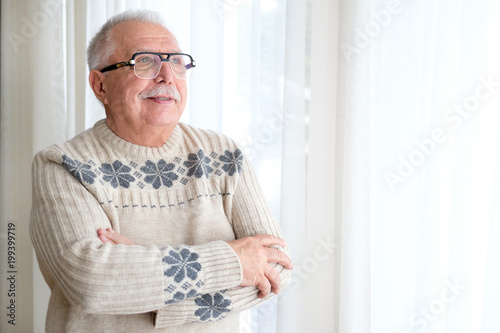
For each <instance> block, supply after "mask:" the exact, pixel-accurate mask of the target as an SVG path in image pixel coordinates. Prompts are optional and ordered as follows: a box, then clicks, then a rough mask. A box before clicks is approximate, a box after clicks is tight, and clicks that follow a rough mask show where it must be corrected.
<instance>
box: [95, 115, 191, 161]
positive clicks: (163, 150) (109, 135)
mask: <svg viewBox="0 0 500 333" xmlns="http://www.w3.org/2000/svg"><path fill="white" fill-rule="evenodd" d="M93 130H94V131H95V133H96V134H97V136H98V137H99V140H100V141H101V143H102V144H103V145H104V146H108V147H110V148H111V149H112V150H113V151H115V152H116V153H121V154H124V155H126V156H130V157H136V158H139V159H161V158H165V157H170V156H175V154H176V152H177V150H178V149H179V145H180V142H181V138H182V131H181V129H180V128H179V125H177V126H176V127H175V128H174V131H173V133H172V135H171V136H170V138H168V140H167V142H165V143H164V144H163V145H162V146H160V147H147V146H140V145H136V144H134V143H131V142H128V141H126V140H124V139H122V138H120V137H119V136H118V135H116V134H115V133H114V132H113V131H112V130H111V129H110V128H109V127H108V125H106V119H101V120H99V121H98V122H97V123H95V125H94V128H93Z"/></svg>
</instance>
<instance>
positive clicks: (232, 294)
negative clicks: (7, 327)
mask: <svg viewBox="0 0 500 333" xmlns="http://www.w3.org/2000/svg"><path fill="white" fill-rule="evenodd" d="M99 228H113V229H114V230H116V231H118V232H120V233H122V234H123V235H125V236H127V237H129V238H130V239H131V240H132V241H133V242H135V244H137V245H132V246H127V245H111V244H108V243H106V244H103V243H102V242H101V241H100V240H99V239H98V238H97V233H96V232H97V229H99ZM30 232H31V238H32V242H33V245H34V248H35V251H36V254H37V258H38V263H39V266H40V270H41V271H42V273H43V276H44V278H45V280H46V282H47V284H48V285H49V287H50V289H51V291H52V293H51V297H50V303H49V310H48V313H47V319H46V332H47V333H50V332H57V333H60V332H71V333H76V332H93V333H94V332H176V333H179V332H217V333H221V332H237V331H238V315H237V313H238V311H241V310H244V309H248V308H250V307H252V306H254V305H257V304H259V303H260V302H262V301H263V300H262V299H259V298H257V292H258V290H257V289H256V288H255V287H245V288H242V287H238V285H239V284H240V282H241V279H242V273H241V266H240V262H239V259H238V257H237V255H236V254H235V253H234V251H233V250H232V249H231V247H230V246H229V245H228V244H227V243H226V241H229V240H234V239H235V238H241V237H245V236H250V235H256V234H272V235H275V236H278V237H283V236H282V233H281V231H280V228H279V226H278V225H277V224H276V222H275V220H274V219H273V217H272V214H271V212H270V210H269V208H268V205H267V204H266V202H265V200H264V197H263V194H262V191H261V189H260V187H259V185H258V183H257V180H256V178H255V175H254V172H253V170H252V168H251V166H250V164H249V163H248V161H247V160H246V159H245V158H244V156H243V155H242V153H241V150H240V149H239V148H238V147H237V146H236V144H235V143H234V142H233V141H232V140H231V139H229V138H227V137H226V136H223V135H221V134H217V133H214V132H211V131H204V130H199V129H195V128H193V127H191V126H189V125H186V124H179V125H178V126H177V127H176V128H175V130H174V132H173V134H172V136H171V137H170V138H169V139H168V141H167V142H166V143H165V144H164V145H163V146H162V147H159V148H151V147H143V146H138V145H134V144H132V143H129V142H127V141H125V140H122V139H121V138H119V137H118V136H116V135H115V134H114V133H113V132H112V131H111V130H110V129H109V128H108V127H107V125H106V124H105V122H104V120H101V121H99V122H97V123H96V124H95V126H94V127H93V128H92V129H89V130H87V131H85V132H83V133H81V134H80V135H78V136H76V137H75V138H73V139H72V140H70V141H68V142H66V143H64V144H61V145H54V146H52V147H49V148H48V149H46V150H44V151H42V152H40V153H38V154H37V155H36V156H35V158H34V162H33V207H32V215H31V223H30ZM274 267H275V268H276V269H277V270H278V272H279V273H280V276H281V278H282V282H283V285H285V284H286V283H287V282H288V280H289V271H288V270H285V269H284V268H283V267H282V266H280V265H274ZM268 298H269V297H268ZM266 299H267V298H266ZM153 310H158V313H157V314H153V313H152V311H153ZM235 314H236V315H235Z"/></svg>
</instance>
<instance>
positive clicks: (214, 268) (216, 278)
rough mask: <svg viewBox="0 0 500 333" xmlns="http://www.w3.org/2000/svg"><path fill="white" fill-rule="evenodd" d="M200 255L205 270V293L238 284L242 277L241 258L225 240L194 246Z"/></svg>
mask: <svg viewBox="0 0 500 333" xmlns="http://www.w3.org/2000/svg"><path fill="white" fill-rule="evenodd" d="M192 248H193V249H195V251H196V252H197V253H198V254H199V255H200V263H201V267H202V272H203V282H204V286H203V293H209V292H214V291H220V290H222V289H229V288H232V287H236V286H238V285H239V284H240V283H241V281H242V279H243V274H242V268H241V263H240V259H239V258H238V256H237V255H236V253H235V252H234V251H233V249H232V248H231V246H229V244H228V243H226V242H224V241H214V242H210V243H206V244H203V245H195V246H192Z"/></svg>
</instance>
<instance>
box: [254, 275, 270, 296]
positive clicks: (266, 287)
mask: <svg viewBox="0 0 500 333" xmlns="http://www.w3.org/2000/svg"><path fill="white" fill-rule="evenodd" d="M257 288H258V289H259V295H258V297H259V298H264V297H266V296H267V295H269V293H270V292H271V283H269V280H268V279H266V278H264V277H263V278H262V279H260V280H259V282H258V283H257Z"/></svg>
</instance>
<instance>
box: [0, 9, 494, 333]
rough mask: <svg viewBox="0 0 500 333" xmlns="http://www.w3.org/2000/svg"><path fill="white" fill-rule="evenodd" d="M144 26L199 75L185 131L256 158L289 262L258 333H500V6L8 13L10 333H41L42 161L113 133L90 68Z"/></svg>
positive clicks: (4, 225) (250, 326)
mask: <svg viewBox="0 0 500 333" xmlns="http://www.w3.org/2000/svg"><path fill="white" fill-rule="evenodd" d="M129 8H148V9H156V10H158V11H160V12H161V13H162V14H164V16H165V18H166V19H167V22H169V24H170V25H171V27H172V28H173V31H174V33H175V34H176V36H177V37H178V39H179V40H180V43H181V47H182V48H183V49H184V50H185V51H187V52H190V53H191V54H192V55H193V56H194V58H195V59H196V61H197V68H196V70H195V73H194V75H193V78H192V79H191V80H190V87H189V94H190V98H189V101H188V107H187V110H186V112H185V115H184V116H183V119H182V121H185V122H189V123H191V124H193V125H195V126H199V127H203V128H210V129H214V130H218V131H222V132H224V133H226V134H228V135H230V136H232V137H233V138H235V139H236V140H237V141H238V142H240V144H241V145H242V146H243V147H244V148H245V150H246V152H247V154H248V158H250V159H251V160H252V164H253V165H254V167H255V169H256V171H257V174H258V177H259V179H260V181H261V184H262V187H263V188H264V191H265V193H266V196H267V199H268V201H269V202H270V204H271V206H272V209H273V212H274V214H275V215H276V217H277V218H278V219H279V221H280V223H281V225H282V228H283V230H284V232H285V235H286V238H287V240H288V243H289V245H290V248H291V251H292V256H293V259H294V263H295V266H296V268H295V273H294V275H293V278H292V282H291V284H290V286H289V288H288V290H285V291H284V292H283V294H282V295H280V297H279V298H278V299H276V300H274V301H272V302H269V303H266V304H265V305H263V306H261V307H259V308H257V309H254V310H252V311H249V312H246V313H244V314H242V316H241V318H242V325H241V332H252V333H255V332H258V333H264V332H287V333H288V332H300V333H302V332H308V331H310V332H341V333H344V332H354V333H358V332H360V333H364V332H383V333H385V332H398V333H403V332H413V333H415V332H450V333H451V332H453V333H455V332H474V333H475V332H484V333H489V332H498V331H500V319H499V318H500V317H499V316H498V313H499V310H500V309H499V307H500V306H499V305H498V299H499V296H500V287H499V286H498V282H497V281H500V269H499V268H498V267H499V266H498V264H497V263H498V262H499V259H500V245H497V241H498V240H499V239H500V225H499V222H498V221H499V218H500V211H499V208H497V207H499V206H498V205H496V202H498V200H499V199H500V192H499V188H500V187H499V186H500V177H499V173H498V172H497V170H498V169H499V166H500V165H499V163H500V139H499V137H498V136H497V132H498V126H499V125H500V123H499V121H500V119H499V116H498V110H499V109H500V60H499V59H500V48H499V47H497V45H498V38H497V35H498V32H499V31H500V26H499V25H500V21H499V20H498V19H497V17H498V15H499V14H500V4H498V2H496V1H494V0H479V1H478V0H476V1H472V0H461V1H456V0H439V1H438V0H434V1H431V0H425V1H398V0H350V1H341V0H309V1H292V0H289V1H286V0H260V1H259V0H214V1H206V0H191V1H171V0H166V1H153V0H149V1H146V0H142V1H140V0H116V1H99V0H78V1H76V0H67V1H62V0H21V1H19V0H16V1H14V0H5V1H4V0H2V3H1V37H2V39H1V43H2V51H1V75H2V78H1V80H2V85H1V118H0V119H1V121H0V126H1V136H0V148H1V155H0V156H1V158H0V216H1V217H0V219H1V230H0V232H1V236H2V237H1V242H2V243H1V246H2V250H1V251H0V253H1V254H2V255H1V258H0V272H1V273H0V277H1V280H0V281H1V282H0V288H1V292H0V294H1V295H2V296H1V308H2V309H4V310H5V311H3V312H2V317H3V319H2V320H1V322H0V330H1V331H2V332H23V333H25V332H43V323H44V320H45V312H46V305H47V301H48V295H49V293H48V288H47V287H46V286H45V283H44V281H43V278H42V277H41V274H40V272H39V270H38V265H37V263H36V260H35V259H34V256H33V252H32V247H31V243H30V241H29V235H28V220H29V208H30V205H31V199H30V198H31V188H30V186H31V185H30V165H31V158H32V156H33V154H34V153H35V152H36V151H38V150H40V149H42V148H44V147H46V146H48V145H50V144H52V143H54V142H62V141H64V140H66V139H68V138H70V137H72V136H73V135H75V134H76V133H78V132H80V131H81V130H83V129H85V128H88V127H90V126H92V125H93V123H94V122H95V121H96V120H97V119H100V118H102V117H104V112H103V111H102V109H101V107H100V106H99V105H98V103H97V102H96V100H95V98H94V97H93V95H92V93H91V92H90V90H89V88H88V84H87V73H88V70H87V68H86V64H85V49H86V45H87V43H88V40H89V39H90V38H91V36H92V35H93V34H94V33H95V32H96V31H97V29H98V28H99V27H100V26H101V24H102V23H104V22H105V20H106V19H107V18H109V17H111V16H112V15H114V14H116V13H118V12H120V11H123V10H125V9H129ZM9 226H10V228H11V229H12V228H13V226H15V230H11V232H12V231H14V232H15V247H16V248H15V266H14V268H9V266H8V265H9V261H12V260H10V259H12V258H10V259H9V257H8V255H7V254H8V253H7V251H5V250H6V249H7V245H8V229H9ZM9 272H15V273H9ZM10 275H15V292H16V296H15V298H13V297H11V296H9V294H8V291H9V288H10V287H11V283H10V281H9V280H7V278H8V277H9V276H10ZM11 299H14V300H15V302H16V303H15V304H16V325H15V326H13V325H11V324H9V323H8V322H7V320H9V319H10V318H9V317H8V316H6V315H5V314H8V312H9V311H10V310H8V309H7V306H9V304H10V302H11ZM4 313H5V314H4Z"/></svg>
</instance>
